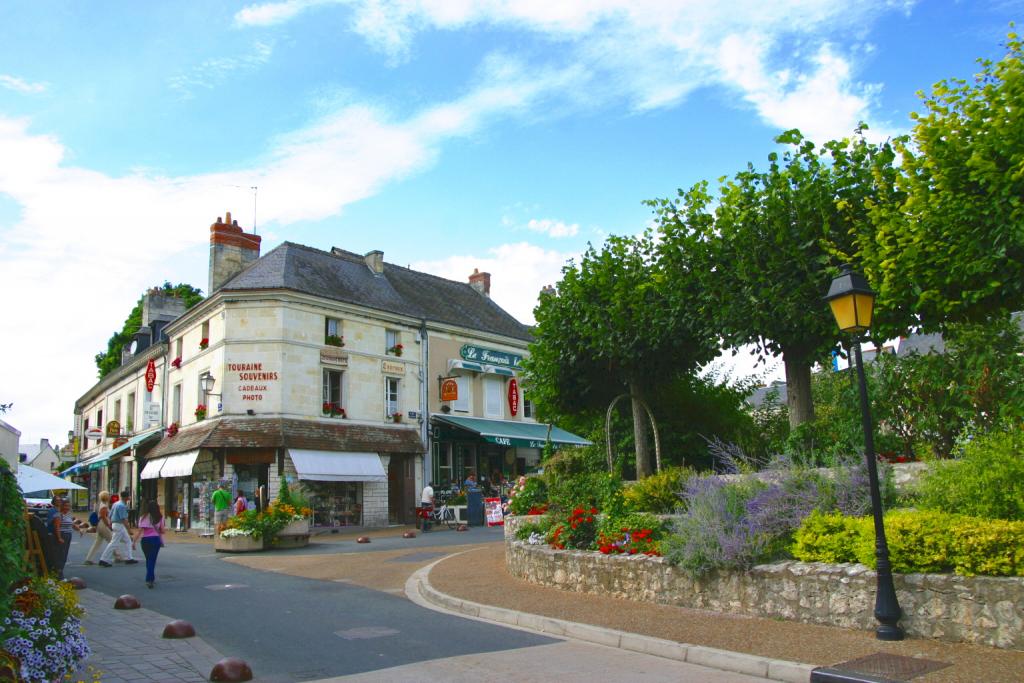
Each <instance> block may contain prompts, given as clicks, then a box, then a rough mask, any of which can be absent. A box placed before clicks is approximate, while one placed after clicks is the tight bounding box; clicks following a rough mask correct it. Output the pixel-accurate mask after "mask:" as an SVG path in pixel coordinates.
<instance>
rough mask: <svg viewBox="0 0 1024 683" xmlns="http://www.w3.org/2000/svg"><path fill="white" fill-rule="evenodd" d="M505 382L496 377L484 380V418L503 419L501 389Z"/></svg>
mask: <svg viewBox="0 0 1024 683" xmlns="http://www.w3.org/2000/svg"><path fill="white" fill-rule="evenodd" d="M503 386H504V382H502V381H501V380H500V379H497V378H494V377H487V378H485V379H484V417H502V416H503V415H504V413H503V411H502V409H501V389H502V387H503Z"/></svg>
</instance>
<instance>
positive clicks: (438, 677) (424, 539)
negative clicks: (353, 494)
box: [65, 527, 761, 683]
mask: <svg viewBox="0 0 1024 683" xmlns="http://www.w3.org/2000/svg"><path fill="white" fill-rule="evenodd" d="M502 538H503V535H502V529H501V528H500V527H499V528H495V529H486V528H474V529H471V530H470V531H468V532H466V533H456V532H451V531H439V532H431V533H429V534H425V535H424V534H420V535H419V536H418V537H417V538H415V539H404V538H401V536H400V535H397V534H396V535H395V536H390V537H389V536H387V535H376V536H375V537H374V539H373V542H372V543H370V544H358V543H356V542H355V539H354V538H352V537H347V538H340V537H335V538H328V539H320V540H319V542H317V543H314V544H312V545H310V546H309V547H308V548H303V549H299V550H291V551H271V552H266V553H246V554H243V555H230V554H224V553H217V552H215V551H214V550H213V547H212V545H210V544H208V543H190V542H184V541H183V540H182V539H175V541H174V542H172V543H168V545H167V546H166V547H165V548H164V549H163V550H162V551H161V553H160V558H159V562H158V564H157V586H156V588H155V589H153V590H149V589H147V588H146V586H145V582H144V578H145V565H144V564H143V563H142V560H143V557H142V554H141V552H140V553H138V559H139V560H140V563H139V564H137V565H132V566H128V565H122V564H117V565H115V566H113V567H110V568H102V567H99V566H84V565H82V564H81V562H82V559H84V555H85V551H86V548H87V547H88V544H89V543H91V538H90V537H89V536H86V537H78V536H77V535H76V536H75V538H74V540H73V542H72V547H71V556H70V559H69V563H68V567H67V568H66V570H65V574H66V575H67V576H81V577H82V578H84V579H85V580H86V581H87V583H88V585H89V588H90V589H92V591H90V595H92V596H99V599H100V601H101V602H100V603H99V604H100V605H102V604H103V603H102V600H103V598H102V595H104V594H105V595H107V596H111V597H110V605H111V609H110V612H109V617H106V616H104V617H102V618H100V619H99V620H98V623H99V624H101V625H102V624H104V623H106V622H105V620H106V619H107V618H109V619H119V618H120V619H129V618H131V617H129V616H128V615H129V614H131V615H134V614H135V613H124V612H117V611H115V610H114V609H112V607H113V596H117V595H121V594H124V593H131V594H133V595H135V596H136V597H138V598H139V599H140V600H141V602H142V605H143V607H145V608H146V610H140V613H142V612H145V611H152V612H153V613H156V614H153V615H152V618H155V619H156V620H157V621H158V622H159V621H160V619H161V617H160V615H166V618H167V619H168V620H170V619H171V618H174V619H185V620H187V621H189V622H191V623H192V625H193V626H194V627H195V629H196V632H197V635H198V636H199V637H200V638H201V639H202V641H203V643H202V647H208V648H212V650H214V651H216V652H219V653H220V655H223V656H233V657H240V658H242V659H244V660H245V661H246V662H248V663H249V665H250V666H251V667H252V669H253V671H254V673H255V676H256V680H257V681H268V682H271V683H277V682H282V681H314V680H317V681H320V683H326V681H327V680H330V681H343V680H344V681H347V680H353V681H437V682H438V683H441V682H444V683H450V682H451V681H466V682H467V683H469V682H470V681H479V680H489V681H517V682H519V683H532V682H534V681H537V682H540V681H550V680H559V681H563V682H564V683H574V682H576V681H579V682H580V683H588V682H589V681H596V680H636V681H673V682H674V683H682V682H684V681H685V682H690V683H737V682H739V681H752V682H753V681H756V680H761V679H755V678H749V677H747V676H743V675H740V674H736V673H729V672H724V671H719V670H715V669H708V668H704V667H700V666H696V665H693V664H687V663H683V662H678V661H673V660H669V659H663V658H661V657H654V656H650V655H642V654H638V653H635V652H634V653H630V652H624V651H623V650H619V649H616V648H609V647H605V646H602V645H596V644H593V643H584V642H579V641H573V640H565V639H562V638H553V637H547V636H543V635H538V634H536V633H534V632H531V631H527V630H521V629H518V628H511V627H506V626H499V625H495V624H493V623H488V622H484V621H481V620H478V619H473V618H466V617H463V616H455V615H452V614H448V613H445V612H443V611H437V610H435V609H427V608H426V607H421V606H419V605H418V604H416V603H415V602H412V601H410V600H409V599H407V598H406V596H405V593H404V591H403V590H401V589H397V588H396V587H395V586H396V581H399V583H401V584H402V585H404V583H405V577H407V576H408V575H409V574H412V572H414V571H415V570H416V569H418V568H419V567H422V566H425V565H427V564H430V563H432V562H434V561H435V560H437V559H439V558H441V557H445V556H447V555H450V554H451V553H453V552H458V551H459V549H460V546H466V547H467V549H469V548H472V547H475V548H480V545H481V544H490V543H495V544H497V543H500V542H501V541H502ZM332 557H336V558H337V563H336V564H335V562H334V561H333V560H332V559H331V558H332ZM469 557H472V556H471V555H467V558H469ZM247 564H249V565H253V566H252V567H250V566H246V565H247ZM325 570H328V571H325ZM286 572H290V573H286ZM300 573H309V574H310V575H311V576H310V577H309V578H307V577H302V576H297V575H295V574H300ZM325 576H326V577H334V578H324V577H325ZM93 591H98V593H93ZM98 609H100V610H101V613H102V609H104V608H102V607H99V608H98ZM96 623H97V622H96V621H93V622H92V625H91V626H90V627H89V631H88V637H89V639H90V641H93V642H98V640H99V639H102V638H103V632H102V628H103V627H102V626H99V627H97V626H96ZM132 623H134V622H132ZM140 623H141V622H140ZM157 627H158V628H155V629H153V628H152V627H150V631H151V633H152V634H153V636H149V637H154V636H155V635H156V634H157V633H159V632H160V628H159V624H157ZM123 630H124V629H123V628H122V631H123ZM114 637H116V635H114ZM140 642H141V641H140ZM136 648H137V649H136ZM152 649H154V648H153V646H150V648H146V647H145V646H144V645H140V646H130V650H131V657H130V659H131V660H132V661H133V662H135V663H137V662H138V659H140V658H141V659H144V658H145V657H147V652H149V651H150V650H152ZM159 654H162V653H156V654H154V656H157V655H159ZM115 659H116V657H115ZM215 659H216V656H215V657H214V658H213V659H211V660H210V661H215ZM109 661H113V660H109ZM186 661H189V662H190V663H193V662H191V659H188V658H186ZM193 664H194V665H199V662H198V661H197V662H194V663H193ZM100 666H102V664H100ZM112 666H113V665H112ZM201 666H208V665H201ZM135 670H140V669H135ZM112 673H113V672H112ZM147 675H149V676H151V678H147V679H146V680H153V681H157V680H164V679H165V677H161V676H160V674H159V669H158V668H154V671H153V672H152V673H149V674H147ZM192 675H194V674H192ZM120 676H121V678H118V680H122V679H123V680H126V681H127V680H133V676H132V674H131V673H125V672H122V673H121V674H120ZM152 676H155V677H152ZM189 680H192V679H191V678H190V679H189Z"/></svg>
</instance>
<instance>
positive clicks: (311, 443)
mask: <svg viewBox="0 0 1024 683" xmlns="http://www.w3.org/2000/svg"><path fill="white" fill-rule="evenodd" d="M197 448H302V449H307V450H315V451H339V452H346V451H347V452H356V453H422V452H423V450H424V448H423V443H422V442H421V441H420V436H419V432H417V431H416V430H414V429H408V428H403V427H384V426H379V427H378V426H374V425H361V424H352V423H350V422H348V421H347V420H333V421H331V422H318V421H314V420H288V419H284V418H256V419H251V418H230V417H222V418H217V419H213V420H203V421H202V422H200V423H199V424H196V425H192V426H189V427H188V428H184V429H182V430H181V431H179V432H178V433H177V434H176V435H174V436H170V437H164V438H163V439H162V440H161V441H160V442H159V443H158V444H157V445H156V446H154V447H153V449H152V450H151V451H149V452H148V453H147V454H146V457H147V459H150V460H152V459H153V458H160V457H163V456H167V455H173V454H175V453H184V452H186V451H191V450H195V449H197Z"/></svg>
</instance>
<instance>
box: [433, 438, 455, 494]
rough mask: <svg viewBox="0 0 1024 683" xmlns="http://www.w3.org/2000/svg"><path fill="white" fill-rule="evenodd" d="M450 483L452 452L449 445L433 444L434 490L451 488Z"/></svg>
mask: <svg viewBox="0 0 1024 683" xmlns="http://www.w3.org/2000/svg"><path fill="white" fill-rule="evenodd" d="M452 481H454V479H453V477H452V451H451V444H446V443H437V442H435V443H434V488H435V489H438V490H439V489H447V488H451V484H452Z"/></svg>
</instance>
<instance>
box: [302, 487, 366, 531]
mask: <svg viewBox="0 0 1024 683" xmlns="http://www.w3.org/2000/svg"><path fill="white" fill-rule="evenodd" d="M303 486H304V487H305V488H306V489H307V491H308V493H309V504H310V507H311V508H312V509H313V525H314V526H318V527H342V526H359V525H361V524H362V523H363V484H362V482H356V481H338V482H327V481H305V482H303Z"/></svg>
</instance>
